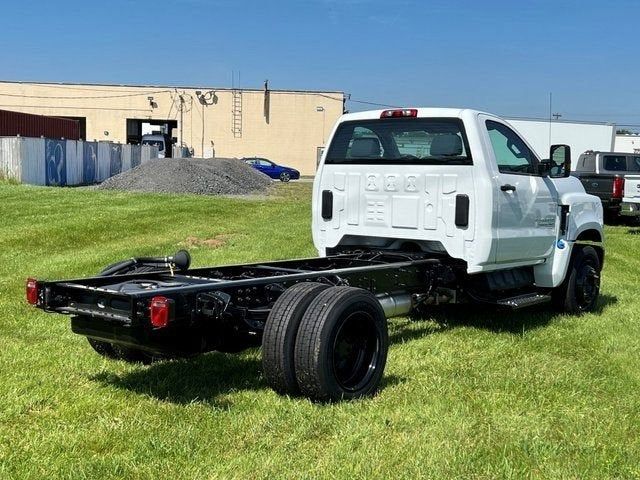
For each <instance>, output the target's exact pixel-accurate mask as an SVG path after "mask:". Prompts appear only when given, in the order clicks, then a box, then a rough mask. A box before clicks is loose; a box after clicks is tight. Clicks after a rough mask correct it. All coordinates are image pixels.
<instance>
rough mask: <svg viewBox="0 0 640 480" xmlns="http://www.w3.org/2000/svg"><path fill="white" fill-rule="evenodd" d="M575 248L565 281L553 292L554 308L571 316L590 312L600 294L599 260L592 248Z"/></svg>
mask: <svg viewBox="0 0 640 480" xmlns="http://www.w3.org/2000/svg"><path fill="white" fill-rule="evenodd" d="M577 248H578V249H577V250H576V251H575V252H574V254H573V257H572V259H571V264H570V265H569V269H568V271H567V277H566V279H565V281H564V282H563V283H562V285H560V286H559V287H557V288H556V289H554V291H553V301H554V304H555V306H556V307H557V308H558V309H560V310H561V311H564V312H566V313H573V314H581V313H585V312H590V311H592V310H593V309H594V308H595V306H596V304H597V303H598V296H599V294H600V269H601V266H600V258H599V257H598V254H597V253H596V251H595V249H594V248H593V247H590V246H584V247H577Z"/></svg>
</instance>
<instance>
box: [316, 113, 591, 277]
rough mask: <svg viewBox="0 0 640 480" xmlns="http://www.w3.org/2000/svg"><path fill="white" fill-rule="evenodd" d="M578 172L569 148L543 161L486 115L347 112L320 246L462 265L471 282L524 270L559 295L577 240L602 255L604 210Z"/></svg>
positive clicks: (332, 163)
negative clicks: (573, 171) (423, 255)
mask: <svg viewBox="0 0 640 480" xmlns="http://www.w3.org/2000/svg"><path fill="white" fill-rule="evenodd" d="M569 172H570V152H569V147H568V146H555V147H554V148H552V152H550V159H545V160H541V159H539V158H538V157H537V155H536V153H535V152H534V150H533V149H532V148H531V147H530V146H529V144H528V143H527V142H526V140H525V139H524V138H523V137H522V136H521V135H520V134H519V133H518V132H517V131H516V130H515V129H514V128H513V127H512V126H511V125H509V123H508V122H506V121H505V120H503V119H501V118H500V117H497V116H495V115H491V114H488V113H484V112H479V111H475V110H468V109H463V110H459V109H445V108H416V109H401V110H376V111H368V112H358V113H352V114H346V115H343V116H342V117H341V118H340V119H339V121H338V122H337V125H336V127H335V129H334V131H333V132H332V134H331V139H330V142H329V145H328V148H327V149H326V150H325V153H324V155H323V157H322V159H321V162H320V165H319V169H318V172H317V175H316V180H315V184H314V193H313V197H314V202H313V229H312V230H313V240H314V243H315V246H316V248H317V249H318V252H319V254H320V255H327V254H334V253H339V252H342V251H350V250H355V249H359V248H376V249H389V250H407V249H410V250H417V251H421V252H429V253H431V254H433V255H434V256H446V257H450V258H453V259H457V260H459V261H461V262H464V265H465V268H466V272H467V274H469V275H473V274H480V273H488V272H505V271H512V272H513V271H520V270H517V269H521V268H522V267H524V269H525V270H527V271H528V272H529V273H528V274H527V275H529V277H530V278H533V282H534V284H535V285H536V286H539V287H550V288H553V287H557V286H558V285H560V284H561V283H562V281H563V279H564V277H565V273H566V271H567V266H568V264H569V259H570V257H571V251H572V249H573V246H574V244H575V243H576V242H579V241H582V240H586V239H588V240H590V241H595V242H598V245H599V247H598V251H599V255H600V256H602V254H603V250H602V247H601V244H600V242H602V240H603V229H602V205H601V202H600V200H599V198H598V197H596V196H593V195H589V194H587V193H585V190H584V188H583V187H582V185H581V183H580V181H579V180H578V179H577V178H575V177H572V176H569ZM531 275H532V277H531Z"/></svg>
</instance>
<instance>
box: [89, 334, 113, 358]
mask: <svg viewBox="0 0 640 480" xmlns="http://www.w3.org/2000/svg"><path fill="white" fill-rule="evenodd" d="M87 341H88V342H89V345H91V348H93V349H94V350H95V351H96V352H97V353H98V354H99V355H101V356H103V357H105V358H118V357H117V355H116V352H115V351H114V350H113V345H112V344H110V343H109V342H103V341H101V340H96V339H95V338H90V337H87Z"/></svg>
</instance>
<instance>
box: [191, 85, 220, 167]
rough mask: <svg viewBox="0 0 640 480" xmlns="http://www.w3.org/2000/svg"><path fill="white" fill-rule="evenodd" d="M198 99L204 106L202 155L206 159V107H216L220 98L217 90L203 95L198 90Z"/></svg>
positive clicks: (201, 141) (201, 138)
mask: <svg viewBox="0 0 640 480" xmlns="http://www.w3.org/2000/svg"><path fill="white" fill-rule="evenodd" d="M196 97H198V101H199V102H200V105H202V135H201V137H200V155H202V157H203V158H204V114H205V110H206V109H205V107H208V106H209V105H214V104H216V103H218V96H217V95H216V92H215V90H209V91H208V92H204V93H202V92H201V91H200V90H196Z"/></svg>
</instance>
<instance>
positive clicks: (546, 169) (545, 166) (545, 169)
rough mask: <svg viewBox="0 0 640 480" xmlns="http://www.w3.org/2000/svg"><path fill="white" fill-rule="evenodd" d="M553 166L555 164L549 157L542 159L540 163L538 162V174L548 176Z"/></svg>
mask: <svg viewBox="0 0 640 480" xmlns="http://www.w3.org/2000/svg"><path fill="white" fill-rule="evenodd" d="M552 166H553V164H552V163H551V160H549V159H548V158H545V159H544V160H540V163H538V175H540V176H541V177H548V176H549V173H550V172H551V167H552Z"/></svg>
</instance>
